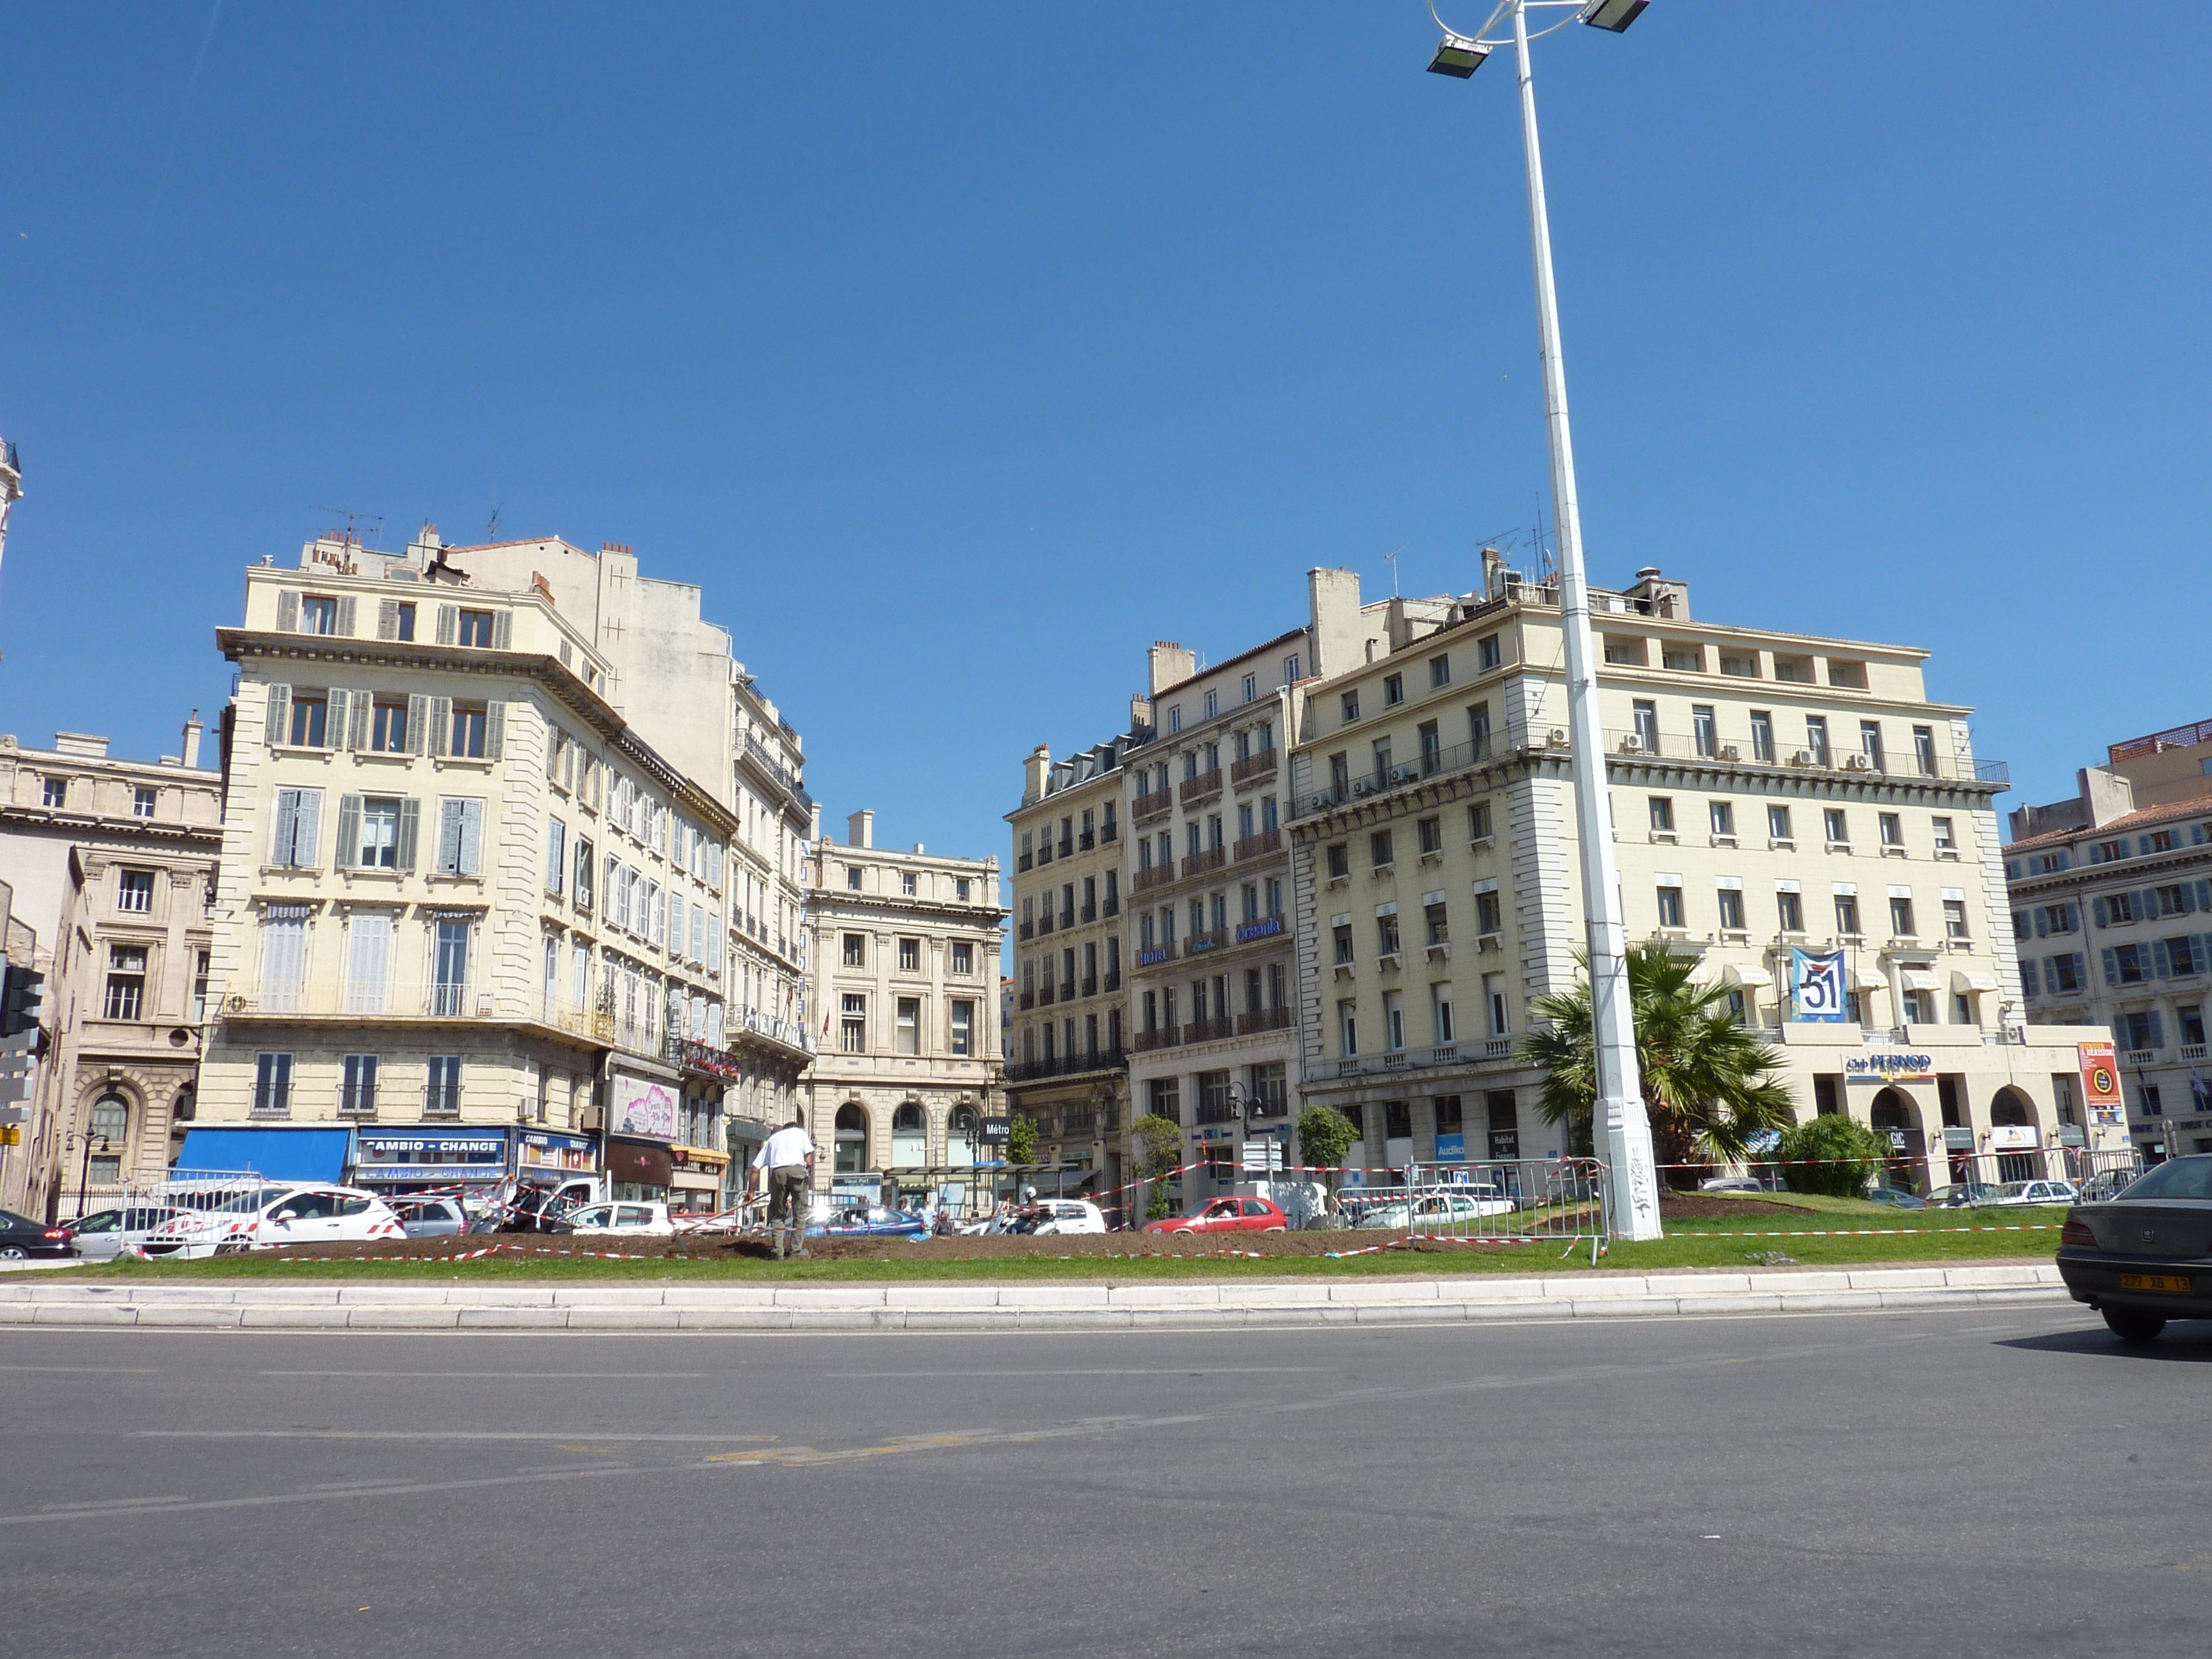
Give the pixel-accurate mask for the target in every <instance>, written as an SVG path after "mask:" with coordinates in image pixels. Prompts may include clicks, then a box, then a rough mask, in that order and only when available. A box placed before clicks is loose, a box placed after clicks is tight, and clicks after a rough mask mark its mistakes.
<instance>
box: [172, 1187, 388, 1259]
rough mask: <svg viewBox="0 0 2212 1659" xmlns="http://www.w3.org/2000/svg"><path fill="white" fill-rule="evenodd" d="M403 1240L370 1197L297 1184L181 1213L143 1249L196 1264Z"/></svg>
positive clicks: (359, 1192)
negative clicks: (292, 1248)
mask: <svg viewBox="0 0 2212 1659" xmlns="http://www.w3.org/2000/svg"><path fill="white" fill-rule="evenodd" d="M404 1237H407V1229H406V1227H405V1226H404V1225H403V1224H402V1223H401V1221H400V1219H399V1217H398V1215H397V1214H396V1213H395V1212H393V1210H392V1206H390V1205H388V1204H386V1202H385V1201H384V1200H382V1199H381V1198H380V1197H378V1196H377V1195H376V1194H374V1193H372V1192H368V1191H366V1190H365V1189H363V1188H359V1187H325V1186H319V1185H313V1184H309V1183H306V1182H301V1183H298V1184H295V1185H290V1186H282V1187H279V1186H268V1187H261V1188H256V1189H255V1190H253V1191H252V1192H248V1193H241V1194H239V1195H238V1196H237V1197H236V1198H234V1199H233V1200H230V1202H229V1203H228V1204H226V1205H224V1206H222V1208H220V1209H215V1210H192V1211H188V1212H182V1213H180V1214H179V1215H178V1216H177V1217H176V1218H174V1219H173V1220H170V1221H167V1222H164V1223H163V1224H162V1225H161V1226H160V1227H158V1228H156V1229H155V1231H153V1232H151V1233H149V1235H148V1236H147V1238H146V1243H145V1247H144V1248H145V1251H146V1254H147V1255H158V1256H166V1257H167V1258H169V1259H170V1260H172V1261H198V1260H200V1259H202V1258H203V1257H205V1256H210V1255H234V1254H236V1253H237V1252H239V1251H241V1250H268V1249H283V1248H284V1247H286V1246H288V1245H298V1244H355V1243H369V1242H370V1241H372V1240H375V1239H384V1238H404Z"/></svg>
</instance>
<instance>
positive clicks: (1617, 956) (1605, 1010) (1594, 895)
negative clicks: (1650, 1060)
mask: <svg viewBox="0 0 2212 1659" xmlns="http://www.w3.org/2000/svg"><path fill="white" fill-rule="evenodd" d="M1643 9H1644V0H1497V3H1496V7H1495V9H1493V10H1492V12H1491V14H1490V15H1489V17H1488V18H1487V19H1486V21H1484V23H1483V26H1482V27H1480V28H1479V29H1477V30H1475V32H1474V33H1473V34H1471V35H1468V34H1462V33H1459V32H1458V31H1457V30H1455V29H1452V28H1449V27H1446V26H1445V23H1444V21H1443V18H1441V17H1438V16H1437V9H1436V0H1430V3H1429V16H1430V18H1431V21H1434V22H1435V24H1436V26H1437V27H1438V28H1439V29H1443V33H1444V40H1445V44H1446V45H1447V46H1449V45H1450V44H1451V43H1452V42H1454V41H1459V42H1463V43H1465V46H1466V49H1467V50H1468V51H1478V50H1479V51H1482V52H1489V51H1492V50H1495V49H1496V48H1497V47H1499V46H1504V45H1507V44H1508V43H1509V42H1510V44H1511V46H1512V47H1513V50H1514V56H1515V58H1516V61H1517V64H1518V67H1519V70H1520V75H1519V81H1520V88H1521V148H1522V155H1523V157H1524V159H1525V161H1526V163H1527V168H1528V241H1529V249H1530V252H1531V254H1532V256H1533V258H1534V264H1535V278H1536V335H1537V343H1538V345H1539V347H1540V348H1541V356H1542V364H1543V377H1544V417H1545V422H1546V426H1547V435H1548V437H1549V439H1550V447H1551V454H1552V516H1553V520H1554V522H1555V523H1556V524H1557V525H1558V526H1559V632H1560V635H1561V636H1562V643H1563V644H1564V646H1565V657H1566V665H1565V666H1566V678H1567V731H1568V737H1569V747H1570V759H1571V765H1572V768H1573V773H1574V784H1575V820H1576V823H1575V829H1576V839H1577V842H1578V843H1579V845H1580V850H1581V854H1582V860H1581V861H1582V878H1583V917H1584V919H1585V925H1586V926H1587V927H1588V928H1589V935H1588V943H1589V979H1590V1013H1591V1020H1590V1026H1591V1030H1590V1037H1591V1043H1590V1047H1591V1058H1592V1060H1593V1061H1594V1062H1595V1072H1596V1091H1595V1092H1596V1100H1595V1103H1594V1105H1595V1109H1594V1117H1595V1122H1594V1123H1593V1124H1592V1126H1591V1127H1592V1130H1593V1133H1594V1137H1595V1140H1596V1142H1597V1146H1596V1149H1595V1150H1596V1151H1597V1153H1598V1155H1599V1156H1600V1157H1601V1158H1603V1159H1604V1160H1605V1162H1606V1164H1607V1166H1608V1168H1609V1169H1610V1170H1611V1171H1612V1179H1611V1180H1610V1181H1609V1182H1607V1197H1606V1205H1607V1211H1608V1214H1607V1218H1606V1219H1607V1230H1608V1231H1610V1232H1611V1233H1612V1234H1613V1236H1614V1237H1617V1238H1628V1239H1640V1238H1656V1237H1659V1236H1660V1231H1661V1230H1660V1224H1659V1181H1658V1170H1657V1169H1656V1160H1655V1159H1654V1158H1653V1156H1652V1151H1651V1120H1650V1115H1649V1114H1648V1113H1647V1112H1646V1111H1645V1110H1644V1091H1643V1085H1642V1080H1641V1079H1640V1077H1639V1076H1638V1066H1637V1059H1636V1025H1635V1016H1634V1014H1633V1012H1632V1009H1631V1008H1630V1006H1629V994H1628V957H1627V945H1628V939H1627V929H1626V927H1625V926H1624V924H1623V922H1622V920H1621V906H1620V870H1619V866H1618V863H1617V861H1616V860H1615V859H1614V856H1613V811H1612V808H1611V805H1610V804H1609V802H1608V800H1607V777H1606V770H1605V749H1604V744H1603V741H1602V738H1601V734H1600V721H1599V719H1598V706H1597V662H1596V653H1595V645H1594V642H1593V641H1592V639H1591V635H1590V613H1589V579H1588V577H1587V575H1586V574H1585V572H1584V568H1583V532H1582V509H1581V507H1580V505H1579V503H1578V501H1577V495H1576V491H1575V451H1574V442H1573V440H1572V438H1571V435H1570V434H1569V430H1568V427H1567V373H1566V368H1565V362H1564V359H1563V358H1562V356H1561V353H1560V345H1559V293H1558V290H1557V289H1556V287H1555V285H1554V284H1553V279H1552V229H1551V221H1550V218H1549V216H1547V211H1546V209H1545V206H1544V161H1543V155H1542V152H1541V149H1540V147H1539V145H1538V143H1537V140H1536V88H1535V82H1534V79H1533V78H1532V76H1531V72H1530V68H1529V59H1528V42H1529V41H1530V40H1531V39H1532V38H1534V39H1541V37H1542V36H1543V35H1547V34H1551V33H1555V32H1557V31H1558V30H1559V29H1562V28H1565V27H1566V26H1567V25H1568V24H1569V23H1571V22H1574V21H1577V19H1579V20H1580V21H1583V22H1585V23H1589V24H1592V25H1594V26H1595V27H1599V28H1602V29H1609V30H1611V31H1613V33H1620V31H1621V30H1623V29H1625V28H1626V27H1628V26H1629V24H1631V23H1632V22H1633V21H1636V16H1637V14H1638V13H1639V12H1641V11H1642V10H1643ZM1531 12H1535V13H1538V14H1540V15H1541V14H1548V13H1553V12H1565V14H1566V15H1565V16H1563V17H1560V18H1559V20H1558V21H1555V22H1551V23H1548V24H1547V25H1545V27H1541V28H1540V29H1538V30H1537V31H1535V33H1534V35H1533V36H1532V34H1531V33H1530V30H1529V27H1528V15H1529V14H1530V13H1531ZM1507 21H1510V24H1511V27H1512V32H1511V33H1510V35H1504V36H1502V37H1500V38H1498V39H1496V40H1491V39H1486V36H1488V34H1489V33H1490V31H1491V29H1492V27H1494V26H1496V25H1498V24H1500V23H1503V22H1507ZM1442 56H1443V54H1442V52H1441V51H1440V52H1439V53H1438V59H1439V61H1440V60H1441V58H1442ZM1430 68H1431V69H1432V70H1437V72H1438V73H1441V74H1457V75H1459V76H1460V78H1462V79H1464V78H1465V76H1466V75H1468V74H1472V73H1473V70H1467V71H1465V72H1461V71H1457V70H1449V69H1438V64H1437V63H1434V62H1432V63H1431V64H1430Z"/></svg>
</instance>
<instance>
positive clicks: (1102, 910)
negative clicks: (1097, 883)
mask: <svg viewBox="0 0 2212 1659" xmlns="http://www.w3.org/2000/svg"><path fill="white" fill-rule="evenodd" d="M1098 914H1099V915H1102V916H1118V915H1121V895H1120V894H1119V893H1112V894H1109V895H1108V896H1106V897H1105V898H1104V899H1103V900H1102V901H1100V902H1099V906H1098Z"/></svg>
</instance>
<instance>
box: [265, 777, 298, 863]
mask: <svg viewBox="0 0 2212 1659" xmlns="http://www.w3.org/2000/svg"><path fill="white" fill-rule="evenodd" d="M299 833H300V792H299V791H298V790H296V789H279V790H278V791H277V792H276V822H275V823H274V824H273V825H272V826H271V827H270V832H269V862H270V863H271V864H280V865H282V864H289V863H291V861H292V843H293V842H294V841H295V839H296V838H297V836H299Z"/></svg>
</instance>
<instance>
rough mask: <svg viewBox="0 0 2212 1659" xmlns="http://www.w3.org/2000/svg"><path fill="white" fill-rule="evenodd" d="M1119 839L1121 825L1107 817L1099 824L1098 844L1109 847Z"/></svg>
mask: <svg viewBox="0 0 2212 1659" xmlns="http://www.w3.org/2000/svg"><path fill="white" fill-rule="evenodd" d="M1119 840H1121V825H1120V824H1118V823H1115V822H1114V821H1113V820H1112V819H1111V818H1109V819H1108V820H1107V821H1106V822H1105V823H1103V824H1101V825H1100V826H1099V829H1098V844H1099V845H1100V846H1102V847H1111V846H1112V845H1113V844H1114V843H1115V842H1117V841H1119Z"/></svg>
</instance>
